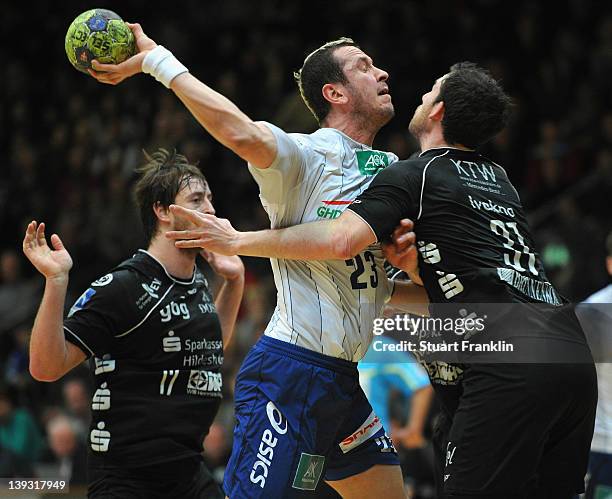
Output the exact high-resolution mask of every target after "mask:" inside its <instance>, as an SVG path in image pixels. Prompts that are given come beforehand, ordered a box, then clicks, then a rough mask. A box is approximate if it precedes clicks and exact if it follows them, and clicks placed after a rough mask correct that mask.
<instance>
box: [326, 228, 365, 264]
mask: <svg viewBox="0 0 612 499" xmlns="http://www.w3.org/2000/svg"><path fill="white" fill-rule="evenodd" d="M330 251H331V255H332V258H333V259H334V260H350V259H351V258H353V257H354V256H355V255H356V254H357V253H359V251H355V248H353V247H352V246H351V238H350V236H349V235H348V234H346V233H344V231H335V232H334V233H333V235H332V238H331V248H330Z"/></svg>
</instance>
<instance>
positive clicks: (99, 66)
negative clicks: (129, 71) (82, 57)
mask: <svg viewBox="0 0 612 499" xmlns="http://www.w3.org/2000/svg"><path fill="white" fill-rule="evenodd" d="M91 67H92V68H94V70H95V71H102V72H104V73H116V72H118V71H119V65H118V64H103V63H101V62H100V61H98V60H97V59H94V60H92V61H91Z"/></svg>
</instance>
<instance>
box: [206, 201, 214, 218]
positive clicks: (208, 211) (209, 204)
mask: <svg viewBox="0 0 612 499" xmlns="http://www.w3.org/2000/svg"><path fill="white" fill-rule="evenodd" d="M204 213H206V214H207V215H214V214H215V207H214V206H213V204H212V201H211V200H210V199H206V201H204Z"/></svg>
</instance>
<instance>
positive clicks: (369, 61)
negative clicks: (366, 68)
mask: <svg viewBox="0 0 612 499" xmlns="http://www.w3.org/2000/svg"><path fill="white" fill-rule="evenodd" d="M362 62H364V63H365V64H367V65H371V64H373V61H372V59H371V58H370V57H368V56H367V55H360V56H359V57H358V58H357V60H356V61H355V64H353V67H356V66H358V65H359V64H360V63H362Z"/></svg>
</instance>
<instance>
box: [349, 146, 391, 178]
mask: <svg viewBox="0 0 612 499" xmlns="http://www.w3.org/2000/svg"><path fill="white" fill-rule="evenodd" d="M355 154H356V155H357V165H358V166H359V171H360V172H361V174H362V175H367V176H370V175H375V174H376V173H378V171H379V170H382V169H383V168H386V167H387V166H389V156H387V153H386V152H383V151H355Z"/></svg>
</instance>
